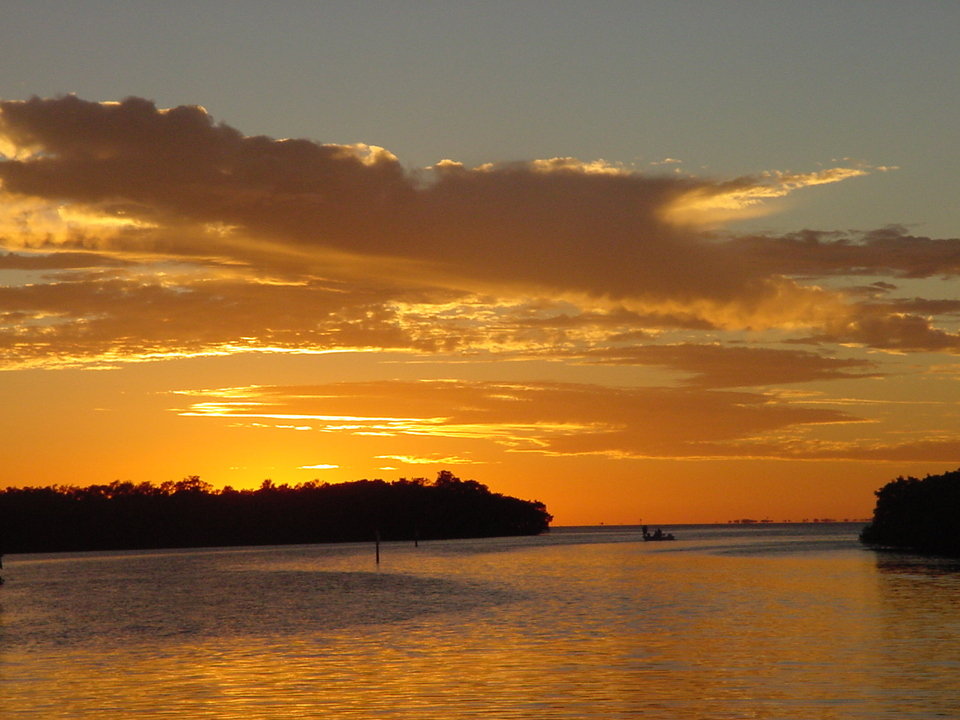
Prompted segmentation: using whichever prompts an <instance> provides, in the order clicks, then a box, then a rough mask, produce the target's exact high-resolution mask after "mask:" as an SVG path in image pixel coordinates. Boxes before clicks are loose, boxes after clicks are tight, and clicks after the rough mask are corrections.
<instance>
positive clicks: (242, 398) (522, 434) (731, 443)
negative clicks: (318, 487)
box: [177, 381, 860, 463]
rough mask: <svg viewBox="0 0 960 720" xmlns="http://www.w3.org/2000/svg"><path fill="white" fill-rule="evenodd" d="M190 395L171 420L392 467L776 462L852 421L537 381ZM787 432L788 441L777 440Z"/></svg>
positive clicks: (777, 402) (702, 398) (793, 406)
mask: <svg viewBox="0 0 960 720" xmlns="http://www.w3.org/2000/svg"><path fill="white" fill-rule="evenodd" d="M190 395H193V396H195V397H196V396H198V395H199V396H201V397H202V398H203V399H201V400H198V401H196V402H193V403H191V404H190V405H189V406H188V407H186V408H180V409H178V410H177V412H179V413H180V414H185V415H189V416H191V417H208V418H223V419H236V418H261V419H263V418H269V419H294V418H296V419H299V420H310V421H311V423H312V424H313V425H314V426H316V427H318V428H319V429H320V431H324V432H335V433H346V434H350V435H368V434H371V433H374V434H376V435H377V436H378V443H381V447H383V446H384V445H388V446H389V447H390V448H391V450H390V451H388V452H386V453H383V451H382V450H381V453H382V454H379V453H378V454H377V455H375V456H374V457H376V458H379V459H386V458H389V459H394V460H400V461H402V462H414V461H417V462H419V460H417V458H423V456H422V455H419V454H416V453H410V452H404V451H403V450H402V449H401V448H402V447H403V446H404V443H405V442H406V440H412V439H414V438H424V437H429V438H432V439H434V440H435V441H437V442H440V441H443V440H445V439H457V440H460V441H470V442H474V443H494V444H496V445H499V446H501V447H502V448H505V449H507V450H509V451H511V452H532V453H539V454H547V455H583V454H599V455H606V456H610V457H623V458H627V457H661V458H687V459H690V458H704V457H738V456H745V455H747V454H749V455H753V454H759V455H761V456H763V457H780V456H781V455H782V454H783V453H790V454H797V453H798V448H800V447H802V446H803V444H804V442H806V441H804V440H803V435H802V432H803V429H804V428H807V427H812V426H816V425H822V424H825V423H826V424H835V423H850V422H858V421H859V420H860V419H859V418H857V417H855V416H852V415H849V414H847V413H844V412H840V411H837V410H833V409H828V408H822V407H806V406H804V405H803V403H802V402H797V401H795V400H790V399H786V400H785V399H782V398H776V397H774V396H770V395H764V394H759V393H748V392H732V391H716V390H704V389H698V388H674V389H670V388H622V387H620V388H617V387H604V386H598V385H588V384H572V383H546V382H538V383H495V382H463V381H429V382H427V381H421V382H403V381H389V382H366V383H337V384H327V385H315V386H291V387H284V386H268V387H260V386H256V387H247V388H222V389H219V390H209V391H203V392H202V393H190ZM785 433H786V437H788V439H789V442H787V441H778V440H777V438H780V437H781V436H784V434H785ZM762 439H765V440H766V444H765V445H763V447H764V448H765V449H764V450H763V451H762V453H761V451H760V450H759V448H760V447H761V442H760V441H761V440H762ZM741 446H742V447H741ZM393 448H397V450H396V451H393ZM801 454H802V453H801ZM426 460H427V461H429V462H431V463H435V462H441V461H442V458H441V456H440V455H437V456H430V457H429V458H426ZM459 462H467V461H465V460H459Z"/></svg>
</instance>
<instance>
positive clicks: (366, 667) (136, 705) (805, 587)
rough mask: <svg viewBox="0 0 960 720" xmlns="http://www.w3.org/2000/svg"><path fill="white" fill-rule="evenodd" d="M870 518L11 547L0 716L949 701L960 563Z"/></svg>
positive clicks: (736, 711)
mask: <svg viewBox="0 0 960 720" xmlns="http://www.w3.org/2000/svg"><path fill="white" fill-rule="evenodd" d="M859 527H860V526H858V525H787V526H751V527H735V526H696V527H695V526H687V527H684V526H679V527H673V528H670V530H671V531H672V532H674V533H675V534H676V535H677V537H678V538H679V539H678V541H677V542H673V543H644V542H642V541H641V538H640V534H639V530H638V529H635V528H634V529H631V528H627V529H621V528H616V529H615V528H584V529H558V530H554V532H552V533H551V534H549V535H546V536H542V537H536V538H501V539H487V540H460V541H443V542H428V543H421V544H420V547H419V548H414V547H413V546H412V545H411V544H392V543H387V544H384V546H383V548H382V550H383V552H382V562H381V564H380V566H379V568H378V567H377V566H376V565H375V563H374V557H373V555H374V553H373V547H372V545H313V546H296V547H279V548H277V547H274V548H233V549H206V550H187V551H183V550H180V551H160V552H124V553H88V554H69V555H66V554H65V555H19V556H16V555H14V556H8V557H7V558H6V559H5V560H6V561H7V562H6V563H5V564H6V568H5V576H6V579H7V584H6V585H5V586H3V587H2V588H0V717H2V718H4V720H17V719H19V718H44V719H47V718H51V719H52V718H64V719H66V718H69V719H70V720H80V719H83V718H97V719H98V720H105V719H110V718H124V719H127V718H136V719H137V720H151V719H153V718H173V717H176V718H191V719H192V718H217V719H218V720H228V719H229V720H233V719H239V718H244V720H250V719H253V720H259V719H262V720H273V719H275V718H276V719H279V718H283V719H284V720H290V719H292V718H324V719H330V720H337V719H340V718H344V719H346V718H358V719H359V718H363V719H365V720H380V719H383V718H398V719H401V718H409V719H411V720H412V719H416V720H434V719H436V720H448V719H449V720H456V719H458V718H490V719H496V720H501V719H504V720H505V719H509V718H531V719H533V718H536V719H537V720H540V719H550V718H571V719H572V718H577V719H578V720H583V719H593V718H597V719H600V718H602V719H604V720H611V719H618V718H639V717H644V718H697V719H699V718H704V719H714V718H797V719H803V720H813V719H817V718H837V719H840V718H843V719H848V718H864V719H866V718H870V720H882V719H883V718H897V719H898V720H902V719H904V718H924V719H925V720H926V719H927V718H936V717H944V718H960V694H958V691H957V690H956V678H957V677H958V672H960V642H958V641H960V602H958V600H960V570H958V568H957V566H956V565H955V564H953V563H951V562H948V561H943V560H925V559H922V558H917V557H913V556H909V555H897V554H875V553H873V552H871V551H867V550H864V549H862V548H861V547H860V546H859V545H858V544H857V542H856V534H857V531H858V530H859Z"/></svg>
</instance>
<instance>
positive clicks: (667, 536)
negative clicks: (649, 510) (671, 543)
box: [643, 525, 676, 542]
mask: <svg viewBox="0 0 960 720" xmlns="http://www.w3.org/2000/svg"><path fill="white" fill-rule="evenodd" d="M643 540H644V542H651V541H652V542H661V541H664V540H676V538H675V537H674V536H673V533H665V532H663V530H661V529H660V528H657V529H656V530H654V531H653V532H652V533H650V532H647V526H646V525H644V526H643Z"/></svg>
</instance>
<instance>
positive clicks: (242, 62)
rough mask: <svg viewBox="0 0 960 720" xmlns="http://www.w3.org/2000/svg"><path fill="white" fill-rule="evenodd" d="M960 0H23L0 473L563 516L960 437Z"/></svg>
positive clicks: (6, 165) (4, 146)
mask: <svg viewBox="0 0 960 720" xmlns="http://www.w3.org/2000/svg"><path fill="white" fill-rule="evenodd" d="M958 26H960V5H958V4H956V3H954V2H935V1H930V2H922V3H906V2H885V1H883V0H871V1H870V2H857V1H850V2H844V3H835V2H817V1H811V2H805V3H769V2H750V1H742V2H727V1H723V0H720V1H717V0H714V1H711V2H683V1H676V2H590V3H585V2H569V1H564V0H556V1H555V2H509V3H506V2H496V1H489V2H482V3H481V2H416V1H411V2H407V3H382V2H364V1H362V0H361V1H353V2H283V3H279V4H273V5H268V4H264V3H260V2H248V1H247V0H234V1H231V2H226V1H207V2H202V1H201V2H197V3H191V4H186V3H184V4H181V3H167V2H144V1H142V0H140V1H137V0H134V1H129V0H128V1H125V2H106V1H103V0H84V1H83V2H55V3H54V2H42V1H41V2H36V1H35V0H34V1H32V2H20V1H19V0H10V1H9V2H5V3H4V4H3V8H2V9H0V48H2V49H0V57H2V62H0V398H2V400H3V402H2V404H0V437H2V438H3V442H2V444H0V486H28V485H31V486H37V485H52V484H61V485H88V484H93V483H97V484H100V483H109V482H111V481H114V480H121V481H128V480H129V481H132V482H136V483H139V482H145V481H149V482H153V483H161V482H164V481H166V480H174V481H175V480H179V479H181V478H183V477H186V476H189V475H199V476H200V477H201V478H202V479H203V480H205V481H207V482H210V483H212V484H213V485H214V486H216V487H223V486H227V485H229V486H232V487H234V488H253V487H258V486H259V485H260V483H261V482H262V481H263V480H264V479H267V478H270V479H272V480H273V481H274V482H275V483H278V484H279V483H289V484H291V485H295V484H297V483H302V482H306V481H310V480H320V481H324V482H343V481H350V480H358V479H361V478H383V479H385V480H395V479H397V478H400V477H406V478H412V477H428V478H431V477H434V476H435V475H436V473H437V472H438V471H439V470H441V469H449V470H451V471H453V472H454V473H455V474H456V475H458V476H459V477H461V478H464V479H468V478H469V479H475V480H478V481H480V482H483V483H485V484H487V485H489V486H490V487H491V489H493V490H494V491H497V492H503V493H507V494H511V495H516V496H519V497H523V498H526V499H537V500H540V501H543V502H545V503H546V504H547V507H548V509H549V510H550V512H552V513H553V515H554V517H555V524H559V525H572V524H573V525H575V524H596V523H601V522H603V523H607V524H635V523H641V522H644V523H664V524H666V523H680V522H725V521H728V520H731V519H740V518H755V519H771V520H777V521H779V520H803V519H813V518H828V517H829V518H837V519H843V518H865V517H869V515H870V513H871V512H872V509H873V503H874V495H873V492H874V491H875V490H876V489H878V488H879V487H880V486H882V485H883V484H884V483H886V482H887V481H889V480H891V479H893V478H895V477H897V476H899V475H914V476H921V477H922V476H923V475H925V474H928V473H940V472H944V471H947V470H953V469H956V468H957V467H958V466H960V411H958V410H960V405H958V401H960V365H958V364H957V357H958V354H960V280H958V275H960V203H958V202H957V187H958V183H957V177H958V173H960V154H958V153H957V152H956V148H957V146H958V142H957V141H958V139H960V138H958V130H957V128H958V125H957V122H956V118H957V117H958V116H960V82H958V81H960V73H958V70H957V68H960V49H958V45H957V43H956V41H955V34H956V33H955V31H956V28H957V27H958Z"/></svg>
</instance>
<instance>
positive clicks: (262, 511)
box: [0, 470, 552, 553]
mask: <svg viewBox="0 0 960 720" xmlns="http://www.w3.org/2000/svg"><path fill="white" fill-rule="evenodd" d="M550 520H552V517H551V516H550V515H549V514H548V513H547V510H546V507H545V506H544V504H543V503H540V502H536V501H528V500H520V499H517V498H514V497H509V496H505V495H501V494H499V493H492V492H490V490H489V489H488V488H487V487H486V486H485V485H482V484H480V483H478V482H476V481H474V480H460V479H459V478H456V477H454V476H453V474H452V473H451V472H449V471H447V470H444V471H442V472H440V473H439V474H438V476H437V479H436V480H435V481H433V482H430V481H428V480H425V479H423V478H416V479H413V480H406V479H401V480H397V481H395V482H391V483H388V482H384V481H383V480H359V481H357V482H348V483H342V484H333V485H332V484H328V483H318V482H315V481H314V482H307V483H303V484H300V485H296V486H293V487H291V486H289V485H275V484H273V482H271V481H270V480H265V481H264V482H263V484H262V485H261V486H260V488H259V489H257V490H234V489H232V488H229V487H227V488H224V489H223V490H214V489H213V487H212V486H211V485H209V484H208V483H205V482H203V481H202V480H200V478H199V477H196V476H193V477H188V478H186V479H184V480H181V481H179V482H165V483H163V484H161V485H159V486H156V485H152V484H150V483H141V484H139V485H136V484H134V483H130V482H112V483H110V484H109V485H91V486H90V487H84V488H80V487H68V486H54V487H40V488H36V487H27V488H7V489H6V490H4V491H3V492H2V493H0V532H2V538H0V541H2V543H3V552H11V553H12V552H55V551H67V550H115V549H133V548H162V547H208V546H224V545H280V544H291V543H318V542H341V541H366V540H372V539H373V538H374V537H375V536H376V534H377V533H379V536H380V538H381V539H383V540H412V539H422V540H426V539H435V538H464V537H492V536H498V535H536V534H538V533H541V532H544V531H545V530H547V529H548V526H549V523H550Z"/></svg>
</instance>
